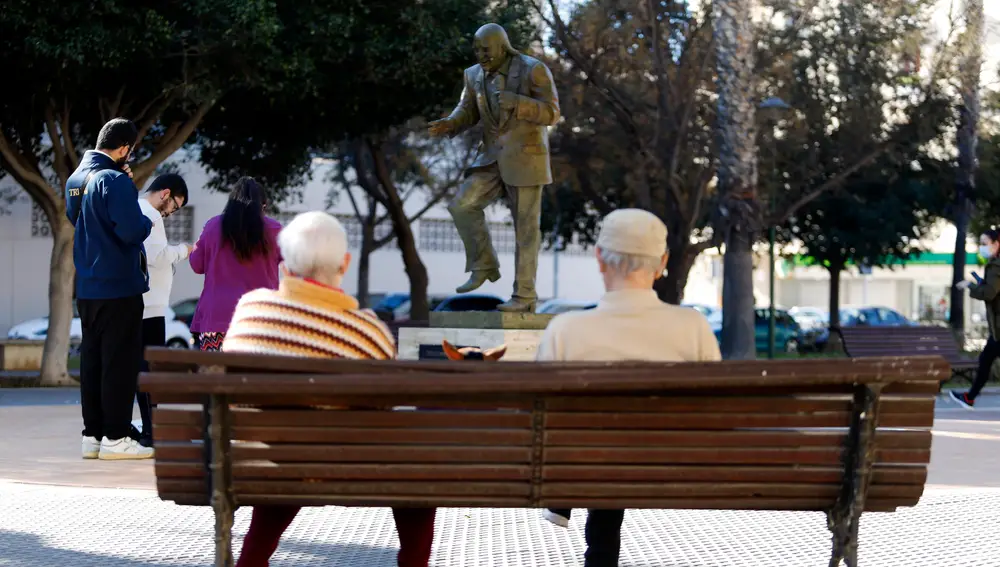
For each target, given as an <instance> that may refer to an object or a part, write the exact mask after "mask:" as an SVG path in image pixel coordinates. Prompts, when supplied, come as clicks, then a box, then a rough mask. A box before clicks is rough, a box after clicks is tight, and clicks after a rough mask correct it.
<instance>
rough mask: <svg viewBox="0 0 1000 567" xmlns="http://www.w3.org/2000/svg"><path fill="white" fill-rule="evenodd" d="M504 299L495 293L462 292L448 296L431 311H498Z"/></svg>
mask: <svg viewBox="0 0 1000 567" xmlns="http://www.w3.org/2000/svg"><path fill="white" fill-rule="evenodd" d="M501 303H503V300H502V299H500V298H499V297H497V296H495V295H488V294H479V293H460V294H458V295H452V296H451V297H448V298H446V299H445V300H444V301H442V302H440V303H438V304H437V305H436V306H435V307H433V308H432V309H431V311H496V310H497V307H498V306H499V305H500V304H501Z"/></svg>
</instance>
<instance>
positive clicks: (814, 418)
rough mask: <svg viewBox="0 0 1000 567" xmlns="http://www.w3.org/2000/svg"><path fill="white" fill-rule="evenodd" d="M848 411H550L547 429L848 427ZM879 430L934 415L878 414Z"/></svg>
mask: <svg viewBox="0 0 1000 567" xmlns="http://www.w3.org/2000/svg"><path fill="white" fill-rule="evenodd" d="M850 421H851V414H850V412H846V411H840V412H815V413H803V414H752V413H751V414H736V413H702V414H698V416H697V418H695V419H692V417H691V416H689V415H682V414H661V413H617V412H603V413H597V412H591V413H584V412H549V413H548V414H547V415H546V426H547V427H550V428H553V429H734V428H776V427H794V428H804V427H847V426H849V425H850ZM879 425H880V426H882V427H932V426H933V425H934V415H933V414H918V413H912V414H911V413H899V414H885V415H879Z"/></svg>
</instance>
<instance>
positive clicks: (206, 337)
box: [194, 333, 226, 350]
mask: <svg viewBox="0 0 1000 567" xmlns="http://www.w3.org/2000/svg"><path fill="white" fill-rule="evenodd" d="M224 340H226V334H225V333H195V334H194V341H195V344H196V345H198V348H200V349H201V350H222V341H224Z"/></svg>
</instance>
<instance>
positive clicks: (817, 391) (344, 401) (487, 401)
mask: <svg viewBox="0 0 1000 567" xmlns="http://www.w3.org/2000/svg"><path fill="white" fill-rule="evenodd" d="M144 378H145V377H144ZM852 387H853V385H852V384H847V383H844V384H811V385H810V384H807V385H799V386H792V385H789V386H780V385H775V386H757V387H750V386H741V387H722V386H719V387H717V388H715V391H713V392H712V396H713V397H716V396H718V397H723V398H724V397H736V396H762V395H763V396H803V395H847V394H849V393H850V392H851V388H852ZM940 388H941V385H940V380H938V379H937V378H935V379H933V380H931V379H928V380H919V381H918V380H910V381H901V382H891V383H888V384H886V386H885V387H884V388H883V390H882V392H883V394H884V395H887V396H899V395H925V396H926V395H936V394H937V393H938V391H939V390H940ZM143 390H144V391H146V390H147V386H146V385H145V383H143ZM633 393H634V394H642V392H641V391H634V392H633ZM650 393H651V394H655V395H660V396H674V395H685V394H690V391H689V390H685V389H683V388H679V389H674V390H669V389H663V390H656V391H652V390H651V391H650ZM151 396H152V399H153V402H154V403H157V404H200V403H202V402H203V401H204V399H205V396H204V395H200V394H195V393H177V392H153V393H151ZM505 396H506V397H505ZM505 396H501V395H499V394H486V395H483V396H481V397H478V398H477V397H474V396H471V395H465V396H461V395H456V396H453V398H451V399H449V398H448V397H446V394H442V395H440V396H438V397H429V396H417V395H410V396H405V397H399V396H389V395H384V396H382V397H379V398H374V397H372V396H368V397H359V396H352V395H346V394H345V395H331V394H302V395H288V394H285V395H283V396H282V398H281V399H282V400H283V402H284V403H285V404H286V405H301V406H309V405H354V406H368V407H377V406H379V405H383V406H424V407H447V406H448V405H455V406H459V407H462V406H466V407H484V408H485V407H491V408H492V407H509V408H518V407H522V408H527V407H529V405H530V403H531V402H530V399H529V396H528V395H524V396H521V397H520V398H517V397H516V396H514V395H513V394H506V395H505ZM230 398H231V400H232V402H233V403H236V404H250V405H266V404H269V403H273V402H274V397H273V396H272V395H251V394H233V395H231V396H230ZM501 400H502V402H501ZM431 403H434V404H436V405H433V406H432V405H430V404H431Z"/></svg>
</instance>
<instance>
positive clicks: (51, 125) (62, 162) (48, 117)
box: [45, 101, 70, 185]
mask: <svg viewBox="0 0 1000 567" xmlns="http://www.w3.org/2000/svg"><path fill="white" fill-rule="evenodd" d="M54 106H55V101H50V102H49V104H47V105H46V106H45V130H46V131H47V132H48V134H49V140H50V141H51V142H52V154H53V155H52V168H53V169H55V170H56V175H57V176H58V177H59V182H60V183H62V184H63V185H65V184H66V180H68V179H69V174H70V172H69V168H68V165H67V163H66V162H67V160H66V150H64V149H63V145H62V135H61V134H60V133H59V128H58V127H57V126H56V115H55V111H54V110H53V107H54Z"/></svg>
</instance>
